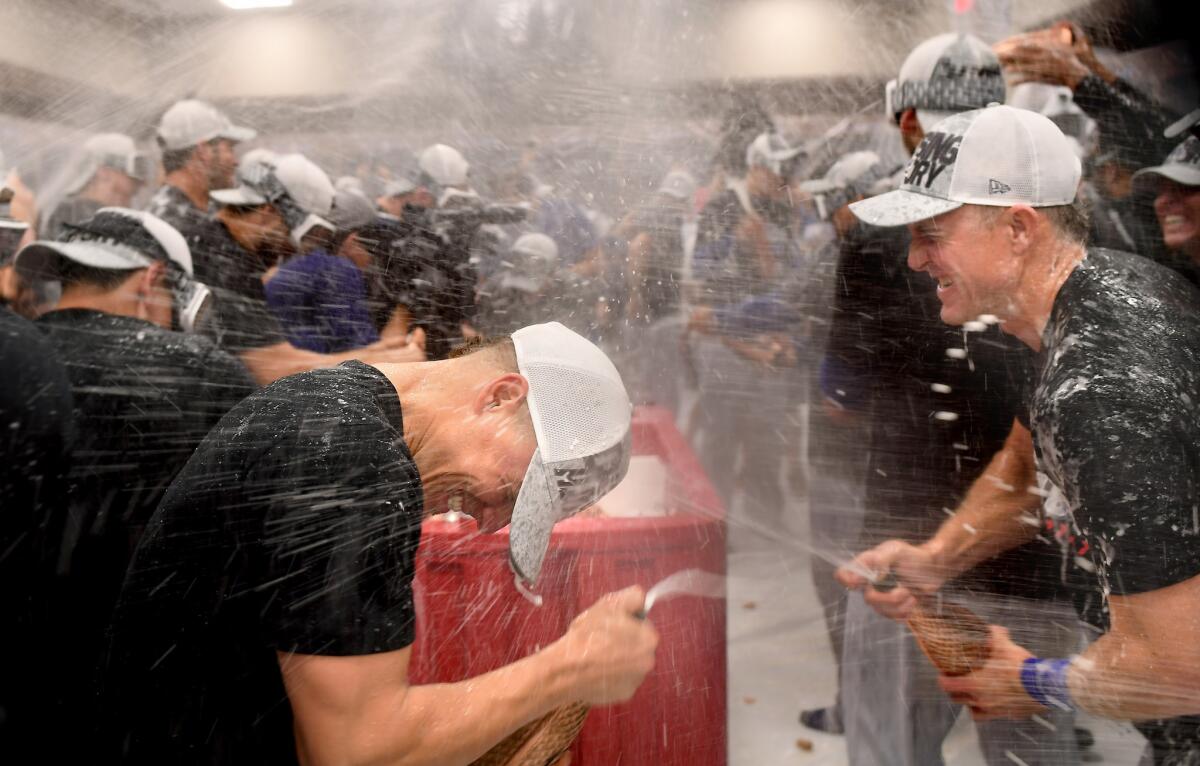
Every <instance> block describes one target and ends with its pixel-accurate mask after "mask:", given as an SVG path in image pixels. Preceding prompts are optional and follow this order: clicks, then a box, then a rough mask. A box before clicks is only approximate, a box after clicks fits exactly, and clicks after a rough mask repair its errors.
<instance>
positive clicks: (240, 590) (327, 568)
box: [102, 362, 424, 764]
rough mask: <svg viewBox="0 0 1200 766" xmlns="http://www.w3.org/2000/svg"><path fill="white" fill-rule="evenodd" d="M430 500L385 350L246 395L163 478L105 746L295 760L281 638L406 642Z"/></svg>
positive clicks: (320, 643) (349, 646)
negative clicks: (374, 363)
mask: <svg viewBox="0 0 1200 766" xmlns="http://www.w3.org/2000/svg"><path fill="white" fill-rule="evenodd" d="M423 503H424V496H423V494H422V489H421V481H420V476H419V475H418V473H417V468H416V464H415V463H414V462H413V459H412V456H411V454H410V453H409V451H408V447H407V446H406V445H405V443H404V440H403V421H402V419H401V412H400V401H399V399H398V397H397V395H396V391H395V389H394V388H393V387H392V385H391V384H390V382H389V381H388V380H387V378H386V377H384V376H383V374H382V373H380V372H379V371H378V370H376V369H374V368H373V367H370V366H368V365H365V364H363V363H361V362H347V363H345V364H343V365H341V366H340V367H337V368H334V369H328V370H316V371H313V372H307V373H303V374H300V375H294V376H291V377H288V378H284V379H281V380H279V381H276V382H275V383H273V384H272V385H270V386H268V387H266V388H264V389H262V390H261V391H259V392H258V393H256V394H254V395H253V396H250V397H249V398H247V399H245V400H244V401H243V402H242V403H241V404H239V405H238V406H237V407H235V408H234V409H233V410H232V411H231V412H230V413H229V414H228V415H226V416H225V418H224V419H223V420H222V421H221V422H220V424H218V426H217V427H216V428H214V429H213V431H212V432H211V433H210V434H209V435H208V437H207V438H205V440H204V441H203V442H202V443H201V444H200V446H199V448H197V450H196V453H195V454H194V455H193V456H192V459H191V460H190V461H189V462H188V464H187V465H186V466H185V467H184V469H183V471H182V472H181V473H180V475H179V476H178V478H177V479H176V480H175V482H174V483H173V484H172V485H171V487H170V489H168V490H167V494H166V496H165V497H164V498H163V502H162V504H161V505H160V506H159V508H158V511H157V512H156V513H155V515H154V517H153V519H152V520H151V525H150V528H149V529H148V530H147V533H146V535H145V537H143V539H142V541H141V543H140V545H139V546H138V550H137V554H136V556H135V558H134V561H133V563H132V565H131V566H130V569H129V574H128V576H127V579H126V582H125V586H124V588H123V589H122V592H121V598H120V601H119V603H118V606H117V610H116V612H115V616H114V619H113V628H112V640H111V645H110V651H109V657H108V662H107V664H106V667H105V671H104V683H103V687H104V688H103V694H102V699H103V701H104V703H105V708H106V712H108V713H110V714H111V717H110V718H109V719H108V720H107V721H106V722H105V724H104V725H105V728H106V730H107V731H106V738H107V739H108V744H109V746H110V747H118V748H120V749H122V750H123V757H124V758H125V759H126V760H125V762H127V763H138V764H142V763H144V764H162V763H173V764H180V763H184V764H190V763H195V764H214V763H221V764H246V763H272V764H274V763H295V762H296V754H295V745H294V739H293V730H292V715H291V709H290V707H289V705H288V702H287V697H286V694H285V691H284V687H283V681H282V679H281V677H280V672H279V667H278V663H277V659H276V652H277V651H281V652H299V653H303V654H321V655H339V656H341V655H362V654H373V653H378V652H388V651H394V650H398V649H401V648H404V647H406V646H408V645H410V644H411V643H412V641H413V637H414V630H415V624H414V619H415V618H414V612H413V603H412V578H413V573H414V563H413V560H414V556H415V554H416V549H417V543H418V541H419V539H420V530H421V527H420V523H421V517H422V513H423ZM106 755H109V756H112V755H113V754H112V753H106Z"/></svg>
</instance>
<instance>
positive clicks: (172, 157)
mask: <svg viewBox="0 0 1200 766" xmlns="http://www.w3.org/2000/svg"><path fill="white" fill-rule="evenodd" d="M195 152H196V147H194V146H189V147H187V148H186V149H163V153H162V164H163V171H164V172H166V173H173V172H175V171H176V170H181V169H183V167H184V166H185V165H187V164H188V161H189V160H191V159H192V155H193V154H194V153H195Z"/></svg>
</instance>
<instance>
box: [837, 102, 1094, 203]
mask: <svg viewBox="0 0 1200 766" xmlns="http://www.w3.org/2000/svg"><path fill="white" fill-rule="evenodd" d="M1081 172H1082V171H1081V167H1080V163H1079V157H1078V156H1077V155H1076V154H1075V152H1074V151H1073V149H1072V147H1071V144H1070V142H1069V141H1068V140H1067V137H1066V136H1065V135H1063V132H1062V131H1061V130H1059V129H1058V126H1057V125H1055V124H1054V123H1053V122H1052V121H1051V120H1050V119H1049V118H1048V117H1045V116H1044V115H1040V114H1037V113H1036V112H1031V111H1028V110H1026V109H1014V108H1013V107H1011V106H1002V105H999V104H996V105H992V106H989V107H988V108H986V109H976V110H974V111H971V112H963V113H962V114H956V115H954V116H952V117H949V118H947V119H945V120H943V121H942V122H939V123H938V124H937V125H936V126H935V127H934V129H933V131H932V132H930V133H929V134H928V135H926V136H925V139H924V140H923V141H922V142H921V144H920V146H918V147H917V150H916V152H914V153H913V156H912V159H910V160H909V162H908V166H907V167H906V168H905V169H904V181H903V183H902V184H901V185H900V188H899V189H896V190H895V191H891V192H888V193H887V194H881V195H879V196H878V197H872V198H871V199H865V200H862V201H860V202H855V203H854V204H852V205H851V206H850V209H851V210H852V211H853V212H854V214H855V215H856V216H858V217H859V218H860V219H861V220H863V221H865V222H866V223H869V224H874V225H875V226H904V225H906V224H910V223H916V222H918V221H923V220H925V219H927V218H933V217H934V216H938V215H941V214H943V213H948V212H950V211H951V210H954V209H956V208H959V207H962V206H963V205H964V204H970V205H990V206H994V207H1011V206H1012V205H1029V206H1030V207H1052V206H1055V205H1069V204H1070V203H1072V202H1074V201H1075V193H1076V191H1077V190H1078V187H1079V178H1080V174H1081Z"/></svg>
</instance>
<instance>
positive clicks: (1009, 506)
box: [923, 420, 1041, 577]
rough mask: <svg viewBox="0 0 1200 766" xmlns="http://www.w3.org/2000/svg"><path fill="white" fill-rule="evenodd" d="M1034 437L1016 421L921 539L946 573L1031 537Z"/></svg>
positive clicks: (1035, 522)
mask: <svg viewBox="0 0 1200 766" xmlns="http://www.w3.org/2000/svg"><path fill="white" fill-rule="evenodd" d="M1036 489H1037V467H1036V463H1035V460H1034V455H1033V437H1032V435H1031V434H1030V433H1029V430H1028V429H1027V428H1025V426H1023V425H1021V422H1020V421H1018V420H1014V421H1013V426H1012V430H1011V431H1009V434H1008V438H1007V439H1005V441H1004V447H1003V448H1002V449H1001V450H1000V451H999V452H997V453H996V454H995V455H993V456H992V460H991V462H989V463H988V467H987V470H985V471H984V472H983V474H982V475H980V477H979V478H978V479H976V480H975V483H974V484H972V485H971V489H970V490H968V492H967V496H966V497H965V498H963V501H962V503H960V504H959V506H958V509H957V510H956V511H955V513H954V515H953V516H951V517H950V518H949V519H947V520H946V521H945V522H943V524H942V526H941V527H940V528H939V529H938V531H937V533H936V534H935V535H934V536H933V537H931V538H930V539H929V540H928V542H926V543H925V544H924V546H923V547H925V548H926V549H927V550H928V551H929V552H930V553H932V554H933V556H934V559H935V561H936V562H937V564H938V566H940V567H941V568H942V569H944V570H945V571H946V572H947V573H949V577H954V576H956V575H959V574H962V573H963V572H966V571H967V570H969V569H971V568H972V567H974V566H975V565H977V564H979V563H981V562H984V561H987V560H988V559H990V558H992V557H993V556H996V555H998V554H1000V553H1003V552H1004V551H1006V550H1008V549H1010V548H1015V547H1017V546H1018V545H1022V544H1024V543H1027V542H1029V540H1030V539H1032V538H1033V536H1034V534H1035V532H1036V531H1037V528H1038V526H1039V525H1040V520H1039V516H1038V509H1039V506H1040V504H1041V498H1040V496H1039V495H1038V494H1037V493H1036V492H1035V490H1036Z"/></svg>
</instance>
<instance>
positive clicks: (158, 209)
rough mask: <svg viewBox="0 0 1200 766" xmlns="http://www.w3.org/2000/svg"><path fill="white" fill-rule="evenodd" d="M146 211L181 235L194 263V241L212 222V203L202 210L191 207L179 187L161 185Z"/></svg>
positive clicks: (190, 202) (188, 199)
mask: <svg viewBox="0 0 1200 766" xmlns="http://www.w3.org/2000/svg"><path fill="white" fill-rule="evenodd" d="M146 210H147V211H148V212H150V213H152V214H153V215H156V216H158V217H159V218H161V219H163V220H164V221H166V222H167V223H169V224H171V225H172V226H174V227H175V229H176V230H177V231H178V232H179V233H180V234H182V235H183V238H184V239H186V240H187V243H188V247H190V248H192V259H193V261H194V260H195V252H196V247H195V242H196V239H197V237H199V236H200V235H201V233H202V232H203V230H204V229H205V228H206V227H207V226H208V224H209V223H210V222H211V221H212V213H213V211H214V210H215V208H214V207H213V205H212V203H211V202H210V203H209V206H208V207H207V208H205V209H203V210H202V209H200V208H198V207H196V206H195V205H193V204H192V200H191V198H189V197H188V196H187V195H186V194H184V193H183V190H181V189H180V188H179V187H177V186H172V185H171V184H163V185H162V186H160V187H158V189H157V190H156V191H155V192H154V196H152V197H151V198H150V202H149V203H147V205H146Z"/></svg>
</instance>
